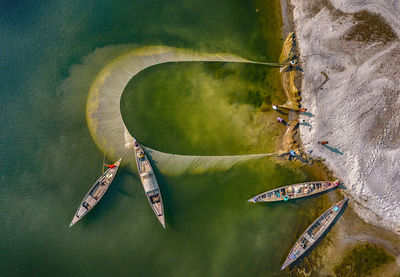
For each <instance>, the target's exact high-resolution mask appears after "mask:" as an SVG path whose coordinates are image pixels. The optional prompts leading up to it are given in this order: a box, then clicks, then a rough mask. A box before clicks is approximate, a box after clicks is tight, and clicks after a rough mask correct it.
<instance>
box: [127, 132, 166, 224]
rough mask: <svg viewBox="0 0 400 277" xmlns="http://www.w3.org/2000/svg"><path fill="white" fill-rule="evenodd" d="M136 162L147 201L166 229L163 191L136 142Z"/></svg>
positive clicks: (144, 154)
mask: <svg viewBox="0 0 400 277" xmlns="http://www.w3.org/2000/svg"><path fill="white" fill-rule="evenodd" d="M133 147H134V150H135V160H136V165H137V169H138V173H139V177H140V181H141V182H142V185H143V189H144V192H145V194H146V197H147V200H148V201H149V204H150V206H151V208H152V209H153V212H154V214H155V215H156V216H157V219H158V220H159V222H160V223H161V225H162V226H163V227H164V228H165V218H164V205H163V200H162V196H161V190H160V187H159V185H158V182H157V179H156V176H155V174H154V171H153V168H152V166H151V164H150V161H149V159H148V158H147V156H146V153H145V152H144V150H143V148H142V147H141V145H140V144H139V143H138V142H137V141H136V140H135V142H134V145H133Z"/></svg>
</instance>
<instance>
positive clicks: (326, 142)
mask: <svg viewBox="0 0 400 277" xmlns="http://www.w3.org/2000/svg"><path fill="white" fill-rule="evenodd" d="M318 144H322V145H325V144H328V141H327V140H323V141H318Z"/></svg>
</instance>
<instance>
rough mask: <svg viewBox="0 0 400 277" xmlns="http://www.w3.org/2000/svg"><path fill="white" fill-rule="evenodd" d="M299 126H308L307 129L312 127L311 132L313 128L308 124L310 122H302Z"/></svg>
mask: <svg viewBox="0 0 400 277" xmlns="http://www.w3.org/2000/svg"><path fill="white" fill-rule="evenodd" d="M299 125H303V126H306V127H310V130H311V128H312V125H311V124H310V123H308V122H301V123H299Z"/></svg>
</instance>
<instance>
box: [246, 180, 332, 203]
mask: <svg viewBox="0 0 400 277" xmlns="http://www.w3.org/2000/svg"><path fill="white" fill-rule="evenodd" d="M339 185H340V181H339V180H336V181H334V182H327V181H315V182H307V183H300V184H294V185H289V186H285V187H280V188H277V189H272V190H269V191H266V192H263V193H261V194H258V195H256V196H254V197H253V198H250V199H249V200H247V201H249V202H253V203H256V202H274V201H282V200H284V201H288V200H289V199H297V198H302V197H306V196H310V195H314V194H317V193H321V192H324V191H328V190H330V189H333V188H335V187H337V186H339Z"/></svg>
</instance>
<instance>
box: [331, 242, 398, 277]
mask: <svg viewBox="0 0 400 277" xmlns="http://www.w3.org/2000/svg"><path fill="white" fill-rule="evenodd" d="M391 261H394V257H393V256H390V255H389V254H387V253H386V252H385V251H384V250H383V249H381V248H378V247H377V246H375V245H371V244H362V245H357V246H355V247H354V248H353V249H352V250H351V251H350V253H348V254H347V255H346V256H345V257H344V258H343V260H342V262H341V263H340V264H338V265H336V266H335V267H334V268H333V272H334V273H335V275H336V276H338V277H348V276H365V275H368V274H370V273H371V272H372V271H373V270H374V269H377V268H379V267H380V266H382V265H384V264H387V263H389V262H391Z"/></svg>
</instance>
